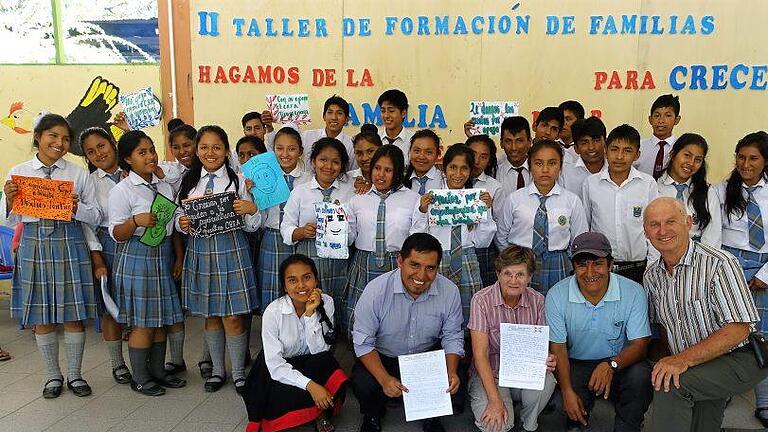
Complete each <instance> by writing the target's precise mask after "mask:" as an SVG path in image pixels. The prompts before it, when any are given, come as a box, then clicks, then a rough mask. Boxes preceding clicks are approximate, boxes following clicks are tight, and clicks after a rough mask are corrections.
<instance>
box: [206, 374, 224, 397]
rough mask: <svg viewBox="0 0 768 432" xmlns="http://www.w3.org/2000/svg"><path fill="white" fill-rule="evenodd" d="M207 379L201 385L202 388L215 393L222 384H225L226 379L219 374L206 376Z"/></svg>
mask: <svg viewBox="0 0 768 432" xmlns="http://www.w3.org/2000/svg"><path fill="white" fill-rule="evenodd" d="M216 378H217V379H218V381H210V380H212V379H216ZM208 379H209V381H206V382H205V384H204V385H203V389H205V391H206V392H208V393H215V392H217V391H219V390H221V388H222V387H224V384H226V380H225V379H224V377H223V376H221V375H211V377H210V378H208Z"/></svg>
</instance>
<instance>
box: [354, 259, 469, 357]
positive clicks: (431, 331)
mask: <svg viewBox="0 0 768 432" xmlns="http://www.w3.org/2000/svg"><path fill="white" fill-rule="evenodd" d="M463 322H464V317H463V316H462V313H461V297H460V295H459V289H458V288H457V287H456V285H455V284H454V283H453V282H451V281H450V279H448V278H446V277H444V276H442V275H440V274H438V275H437V276H436V277H435V280H434V281H433V282H432V286H430V287H429V289H428V290H427V292H425V293H423V294H421V295H420V296H419V297H418V298H417V299H416V300H414V299H413V298H412V297H411V295H410V294H408V292H407V291H406V289H405V287H403V281H402V275H401V274H400V269H395V270H392V271H390V272H387V273H384V274H383V275H381V276H379V277H377V278H376V279H374V280H372V281H371V282H370V283H369V284H368V285H367V286H366V287H365V290H364V291H363V294H362V295H361V296H360V299H359V300H358V301H357V305H356V306H355V321H354V329H353V331H352V341H353V343H354V347H355V355H357V356H358V357H362V356H364V355H366V354H368V353H370V352H371V351H373V350H376V351H378V352H379V353H381V354H383V355H385V356H387V357H397V356H399V355H404V354H416V353H421V352H426V351H428V350H429V349H431V348H432V347H433V346H435V344H437V343H438V342H440V343H441V345H442V348H443V349H444V350H445V353H446V354H457V355H459V356H462V357H463V356H464V331H463V330H462V328H461V324H462V323H463Z"/></svg>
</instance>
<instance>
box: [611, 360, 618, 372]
mask: <svg viewBox="0 0 768 432" xmlns="http://www.w3.org/2000/svg"><path fill="white" fill-rule="evenodd" d="M608 364H609V365H610V366H611V369H612V370H613V371H614V372H616V371H617V370H619V363H617V362H616V359H615V358H611V360H610V361H609V362H608Z"/></svg>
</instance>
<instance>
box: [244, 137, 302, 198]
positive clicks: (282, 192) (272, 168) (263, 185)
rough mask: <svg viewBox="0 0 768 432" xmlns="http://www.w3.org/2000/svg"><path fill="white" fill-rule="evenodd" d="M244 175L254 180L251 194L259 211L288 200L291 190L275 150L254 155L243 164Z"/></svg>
mask: <svg viewBox="0 0 768 432" xmlns="http://www.w3.org/2000/svg"><path fill="white" fill-rule="evenodd" d="M243 175H244V176H245V177H246V178H249V179H251V180H252V181H253V187H252V188H251V195H252V196H253V200H254V201H255V202H256V206H257V207H258V208H259V211H262V212H263V211H264V210H266V209H268V208H270V207H274V206H276V205H280V204H282V203H284V202H286V201H288V197H289V196H290V194H291V190H290V189H289V188H288V183H286V181H285V177H283V169H282V168H280V164H279V163H278V162H277V157H276V156H275V153H274V152H271V151H270V152H266V153H262V154H260V155H257V156H254V157H252V158H251V159H250V160H248V162H246V163H245V165H243Z"/></svg>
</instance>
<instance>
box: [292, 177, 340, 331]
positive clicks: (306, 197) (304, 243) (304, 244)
mask: <svg viewBox="0 0 768 432" xmlns="http://www.w3.org/2000/svg"><path fill="white" fill-rule="evenodd" d="M344 177H346V176H344ZM329 189H330V191H328V190H325V191H324V190H323V189H322V187H320V184H318V183H317V179H316V178H314V177H313V178H312V179H311V180H310V181H308V182H307V183H303V184H301V185H299V186H295V187H294V189H293V192H292V193H291V197H290V198H288V202H287V203H286V204H285V209H284V210H285V212H284V215H283V221H282V223H281V224H280V233H281V234H282V236H283V243H285V244H286V245H288V246H294V247H295V251H296V253H300V254H304V255H306V256H308V257H310V258H312V259H313V260H314V261H315V263H316V264H317V270H318V272H319V274H320V286H321V287H322V289H323V291H325V292H326V293H329V294H331V296H332V297H333V300H334V302H336V305H337V307H336V317H335V322H337V323H341V325H342V327H343V326H344V324H345V323H347V322H348V321H347V318H346V316H345V315H346V311H345V310H344V303H345V299H344V286H345V285H346V283H347V277H348V276H349V273H348V271H349V260H345V259H332V258H318V256H317V249H316V248H315V239H314V238H309V239H303V240H300V241H298V242H294V241H293V240H292V235H293V231H295V230H296V229H298V228H300V227H303V226H304V225H306V224H308V223H316V222H317V216H316V213H315V203H319V202H323V200H324V195H323V193H327V194H328V198H326V199H328V200H330V201H331V202H338V203H339V204H348V203H349V200H350V198H352V195H353V194H354V189H353V186H352V183H351V182H348V181H346V179H342V180H339V179H337V180H335V181H334V182H333V184H331V186H330V187H329ZM350 244H351V243H350Z"/></svg>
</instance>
